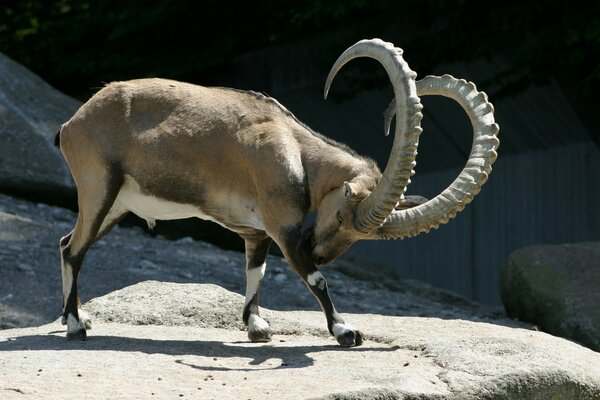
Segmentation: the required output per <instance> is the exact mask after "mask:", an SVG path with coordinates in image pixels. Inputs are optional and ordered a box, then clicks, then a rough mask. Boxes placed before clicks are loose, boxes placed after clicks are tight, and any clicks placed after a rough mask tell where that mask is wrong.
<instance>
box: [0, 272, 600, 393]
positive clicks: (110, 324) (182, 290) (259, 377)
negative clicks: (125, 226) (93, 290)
mask: <svg viewBox="0 0 600 400" xmlns="http://www.w3.org/2000/svg"><path fill="white" fill-rule="evenodd" d="M242 306H243V297H242V296H241V295H238V294H235V293H232V292H229V291H227V290H225V289H223V288H221V287H219V286H216V285H210V284H175V283H163V282H157V281H150V282H142V283H139V284H136V285H134V286H131V287H127V288H124V289H122V290H119V291H116V292H113V293H110V294H108V295H106V296H103V297H100V298H97V299H94V300H92V301H90V302H89V303H87V304H85V305H84V309H87V310H88V311H90V312H91V313H92V314H93V317H94V318H95V320H94V328H93V329H92V331H90V334H91V335H90V336H89V340H88V341H86V342H81V341H67V340H66V339H65V332H64V328H63V327H62V326H61V325H60V324H59V323H58V322H55V323H52V324H48V325H44V326H41V327H38V328H21V329H11V330H5V331H0V377H1V379H2V380H1V381H0V397H1V398H9V399H11V398H16V399H39V398H44V399H52V398H61V399H80V398H82V397H84V398H88V399H96V398H152V397H153V396H154V397H155V398H201V399H282V398H285V399H307V398H313V399H365V400H369V399H484V398H485V399H540V400H541V399H580V400H585V399H600V354H599V353H596V352H593V351H592V350H590V349H587V348H585V347H582V346H579V345H577V344H575V343H572V342H570V341H567V340H564V339H560V338H557V337H553V336H550V335H548V334H545V333H542V332H537V331H532V330H526V329H518V328H509V327H505V326H501V325H497V324H493V323H483V322H471V321H465V320H442V319H437V318H423V317H398V316H382V315H374V314H345V318H346V320H347V321H348V322H350V323H352V324H354V325H355V326H359V327H361V328H362V329H363V331H364V332H365V333H366V341H365V343H364V344H363V346H361V347H357V348H350V349H345V348H341V347H339V346H337V345H336V342H335V340H334V339H333V338H331V337H329V335H328V333H327V332H326V331H325V329H324V324H323V316H322V314H321V313H320V312H316V311H274V310H268V309H265V310H264V311H263V314H264V316H265V317H266V319H268V320H269V321H270V322H271V324H272V327H273V329H274V333H275V336H274V338H273V341H272V342H271V343H267V344H254V343H249V342H248V341H247V338H246V334H245V332H243V331H242V330H241V329H242V327H241V324H239V322H238V318H239V313H240V311H241V309H242ZM162 321H165V323H166V324H167V325H163V324H162ZM147 324H150V325H147Z"/></svg>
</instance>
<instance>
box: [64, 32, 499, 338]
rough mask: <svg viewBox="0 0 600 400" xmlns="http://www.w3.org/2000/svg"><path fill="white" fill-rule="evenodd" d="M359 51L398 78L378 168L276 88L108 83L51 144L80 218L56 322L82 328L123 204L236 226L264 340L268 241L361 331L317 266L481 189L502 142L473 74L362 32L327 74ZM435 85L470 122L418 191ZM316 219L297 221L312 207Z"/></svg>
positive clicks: (332, 313) (254, 332)
mask: <svg viewBox="0 0 600 400" xmlns="http://www.w3.org/2000/svg"><path fill="white" fill-rule="evenodd" d="M356 57H371V58H374V59H375V60H377V61H379V62H380V63H381V64H382V65H383V67H384V68H385V70H386V72H387V74H388V76H389V78H390V80H391V83H392V86H393V89H394V97H395V101H392V104H391V106H390V108H389V109H388V112H387V114H386V131H387V130H388V129H389V125H390V122H391V119H392V117H393V116H394V115H395V117H396V127H395V137H394V143H393V147H392V150H391V155H390V158H389V161H388V163H387V166H386V168H385V170H384V172H383V174H382V173H381V172H380V170H379V169H378V168H377V165H376V163H375V162H374V161H373V160H370V159H368V158H365V157H361V156H359V155H357V154H356V153H355V152H354V151H352V150H351V149H349V148H348V147H346V146H345V145H342V144H339V143H336V142H334V141H332V140H330V139H327V138H326V137H324V136H321V135H320V134H318V133H316V132H314V131H313V130H311V129H310V128H309V127H308V126H306V125H304V124H303V123H302V122H300V121H299V120H298V119H296V117H294V115H293V114H292V113H291V112H289V111H288V110H287V109H286V108H285V107H283V106H282V105H281V104H279V103H278V102H277V101H276V100H274V99H272V98H269V97H266V96H263V95H261V94H258V93H255V92H245V91H240V90H234V89H227V88H218V87H214V88H207V87H202V86H196V85H191V84H187V83H181V82H176V81H170V80H164V79H141V80H132V81H126V82H114V83H111V84H108V85H107V86H105V87H104V88H103V89H101V90H100V91H99V92H98V93H96V94H95V95H94V96H93V97H92V98H91V99H90V100H89V101H88V102H87V103H85V104H84V105H83V106H82V107H81V108H80V109H79V110H78V111H77V112H76V113H75V115H74V116H73V117H72V118H71V119H70V120H69V121H68V122H66V123H65V124H64V125H63V126H62V127H61V129H60V131H59V133H58V135H57V138H56V139H57V145H59V147H60V149H61V151H62V154H63V155H64V158H65V160H66V162H67V164H68V166H69V168H70V170H71V173H72V175H73V179H74V181H75V184H76V186H77V191H78V204H79V214H78V217H77V222H76V224H75V228H74V229H73V231H71V232H70V233H69V234H68V235H66V236H65V237H63V238H62V239H61V241H60V253H61V267H62V280H63V296H64V300H63V314H62V316H63V323H64V324H67V337H68V338H80V339H85V338H86V336H87V333H86V329H89V328H90V327H91V326H90V320H89V318H88V317H87V316H86V314H85V313H84V312H83V311H82V310H81V309H80V302H79V294H78V289H77V277H78V275H79V271H80V269H81V264H82V262H83V258H84V255H85V253H86V251H87V250H88V248H89V247H90V245H91V244H92V243H94V241H96V240H98V238H100V237H102V236H103V235H105V234H106V233H107V232H109V231H110V229H111V228H112V227H113V226H114V225H115V224H116V223H117V222H118V221H119V220H120V219H122V218H123V217H124V216H125V215H126V214H127V213H129V212H133V213H135V214H136V215H138V216H139V217H141V218H143V219H145V220H147V221H148V224H149V225H152V224H154V221H155V220H171V219H178V218H188V217H198V218H202V219H208V220H211V221H215V222H217V223H219V224H220V225H222V226H224V227H226V228H228V229H230V230H232V231H234V232H236V233H238V234H239V235H240V236H241V237H242V238H243V239H244V240H245V247H246V299H245V305H244V309H243V316H242V318H243V321H244V323H245V324H246V325H247V327H248V337H249V339H250V340H252V341H257V342H261V341H269V340H270V339H271V330H270V327H269V325H268V323H267V322H266V321H265V320H264V319H262V318H261V317H260V315H259V306H258V295H259V288H260V283H261V280H262V278H263V276H264V273H265V259H266V256H267V252H268V249H269V246H270V244H271V242H272V241H275V243H277V245H279V247H280V248H281V251H282V252H283V254H284V256H285V258H286V260H287V262H288V263H289V265H290V266H291V267H292V269H293V270H294V271H295V272H296V273H297V274H298V275H299V276H300V278H301V279H302V280H303V281H304V283H305V284H306V285H307V286H308V288H309V289H310V291H311V292H312V294H313V295H314V296H315V297H316V298H317V300H318V301H319V303H320V305H321V307H322V309H323V312H324V313H325V317H326V319H327V327H328V329H329V332H330V333H331V334H333V335H334V336H335V338H336V339H337V341H338V343H339V344H340V345H342V346H355V345H360V344H361V343H362V342H363V335H362V333H361V332H360V331H358V330H356V329H354V328H352V327H351V326H350V325H348V324H346V323H345V322H344V320H343V319H342V317H341V316H340V315H339V314H338V312H337V311H336V309H335V307H334V305H333V303H332V301H331V299H330V297H329V293H328V288H327V283H326V281H325V278H324V277H323V275H322V274H321V272H319V269H318V267H320V266H322V265H325V264H328V263H329V262H331V261H332V260H334V259H335V258H337V257H338V256H339V255H340V254H342V253H343V252H344V251H345V250H346V249H348V247H349V246H350V245H351V244H352V243H354V242H356V241H357V240H361V239H364V240H378V239H401V238H404V237H408V236H414V235H418V234H419V233H421V232H428V231H429V230H430V229H432V228H437V227H438V226H439V225H440V224H444V223H446V222H448V220H449V219H450V218H452V217H454V216H455V215H456V214H457V213H458V212H459V211H461V210H462V209H463V208H464V207H465V206H466V205H467V204H468V203H469V202H470V201H471V200H472V199H473V197H474V196H475V195H476V194H477V193H478V192H479V190H480V187H481V185H483V183H484V182H485V181H486V180H487V177H488V174H489V173H490V172H491V165H492V163H493V162H494V160H495V158H496V149H497V147H498V143H499V142H498V139H497V133H498V125H497V124H495V123H494V117H493V107H492V105H491V104H490V103H488V101H487V96H486V95H485V93H483V92H478V91H477V90H476V88H475V85H474V84H473V83H467V82H466V81H464V80H458V79H455V78H453V77H451V76H449V75H445V76H442V77H435V76H427V77H425V78H424V79H423V80H420V81H418V82H416V81H415V77H416V73H415V72H413V71H411V70H410V68H409V67H408V65H407V63H406V62H405V61H404V60H403V58H402V50H401V49H398V48H394V46H393V45H392V44H390V43H385V42H383V41H381V40H379V39H373V40H363V41H360V42H358V43H356V44H355V45H353V46H351V47H350V48H348V49H347V50H346V51H345V52H344V53H343V54H342V55H341V56H340V57H339V58H338V60H337V61H336V62H335V64H334V66H333V67H332V69H331V72H330V73H329V76H328V78H327V82H326V85H325V98H326V97H327V92H328V90H329V87H330V85H331V83H332V80H333V78H334V77H335V75H336V74H337V72H338V71H339V70H340V68H342V66H343V65H344V64H346V63H347V62H348V61H350V60H352V59H353V58H356ZM427 95H442V96H447V97H450V98H453V99H454V100H456V101H457V102H458V103H459V104H460V105H461V106H462V107H463V108H464V110H465V111H466V112H467V114H468V116H469V118H470V119H471V122H472V125H473V131H474V138H473V146H472V150H471V154H470V156H469V160H468V161H467V163H466V166H465V168H464V169H463V170H462V172H461V173H460V175H459V176H458V178H457V179H456V180H455V181H454V182H453V183H452V184H451V185H450V186H449V187H448V188H447V189H445V190H444V191H443V192H442V193H440V194H439V195H437V196H436V197H435V198H433V199H431V200H429V201H426V200H425V199H422V198H419V197H414V198H412V199H411V198H409V197H404V192H405V188H406V186H407V185H408V183H409V182H410V176H411V175H412V174H413V173H414V172H413V168H414V166H415V157H416V154H417V145H418V138H419V134H420V133H421V128H420V121H421V118H422V114H421V112H420V111H421V109H422V107H421V104H420V100H419V97H418V96H427ZM311 212H316V213H317V217H316V221H315V223H314V225H313V226H312V227H310V228H308V229H306V230H301V228H302V226H303V222H304V221H305V218H306V217H307V215H308V214H309V213H311Z"/></svg>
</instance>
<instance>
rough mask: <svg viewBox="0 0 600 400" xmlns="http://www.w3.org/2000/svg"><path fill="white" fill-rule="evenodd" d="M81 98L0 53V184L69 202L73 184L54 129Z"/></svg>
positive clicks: (9, 189)
mask: <svg viewBox="0 0 600 400" xmlns="http://www.w3.org/2000/svg"><path fill="white" fill-rule="evenodd" d="M79 105H80V103H79V102H78V101H76V100H74V99H72V98H70V97H68V96H66V95H64V94H62V93H60V92H58V91H57V90H55V89H54V88H52V87H51V86H50V85H48V84H47V83H46V82H44V81H43V80H42V79H41V78H40V77H38V76H37V75H35V74H34V73H33V72H31V71H29V70H28V69H27V68H25V67H23V66H21V65H19V64H18V63H16V62H14V61H12V60H11V59H10V58H8V57H7V56H5V55H3V54H0V190H1V191H4V192H12V193H17V194H20V195H26V196H28V197H29V198H38V199H44V201H48V202H54V203H57V204H65V203H69V202H72V201H73V198H74V197H73V196H74V184H73V182H72V180H71V174H70V173H69V171H68V169H67V166H66V163H65V162H64V160H63V157H62V155H61V154H60V151H59V150H58V149H56V148H55V147H54V135H56V132H57V131H58V129H59V128H60V126H61V124H62V123H64V122H66V121H67V120H68V119H69V118H70V117H71V116H72V115H73V113H74V112H75V111H76V110H77V108H78V107H79Z"/></svg>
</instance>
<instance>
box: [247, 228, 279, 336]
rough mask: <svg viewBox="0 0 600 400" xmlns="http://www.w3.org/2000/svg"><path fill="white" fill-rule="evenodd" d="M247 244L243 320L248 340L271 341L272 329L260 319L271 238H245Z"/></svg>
mask: <svg viewBox="0 0 600 400" xmlns="http://www.w3.org/2000/svg"><path fill="white" fill-rule="evenodd" d="M244 240H245V242H246V301H245V302H244V312H243V315H242V319H243V320H244V324H246V326H247V327H248V338H249V339H250V340H251V341H253V342H268V341H270V340H271V328H270V327H269V324H268V323H267V321H265V320H264V319H262V318H261V317H260V312H259V308H258V296H259V293H260V282H261V281H262V279H263V276H264V275H265V268H266V263H265V261H266V259H267V254H268V252H269V246H270V245H271V242H272V240H271V238H270V237H266V236H265V237H260V238H255V237H245V238H244Z"/></svg>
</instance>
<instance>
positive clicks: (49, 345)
mask: <svg viewBox="0 0 600 400" xmlns="http://www.w3.org/2000/svg"><path fill="white" fill-rule="evenodd" d="M65 332H66V331H64V330H61V331H53V332H49V333H48V334H47V335H29V336H19V337H15V338H9V339H8V340H7V341H6V342H0V352H1V351H23V350H27V351H49V350H51V351H63V350H66V351H70V350H86V351H119V352H132V353H134V352H140V353H145V354H163V355H169V356H201V357H209V358H218V359H227V358H245V359H251V361H250V362H248V365H250V366H258V365H261V364H263V363H264V362H266V361H267V360H270V359H280V360H281V365H279V366H275V367H270V368H227V367H215V366H209V365H200V364H192V363H187V362H184V361H183V360H181V359H177V360H175V363H177V364H180V365H186V366H189V367H192V368H195V369H199V370H204V371H257V370H276V369H289V368H305V367H310V366H312V365H313V364H314V359H313V358H311V357H310V356H309V354H310V353H317V352H349V351H350V352H373V351H384V352H393V351H396V350H398V349H399V347H398V346H391V347H385V348H382V347H369V346H362V347H353V348H342V347H340V346H338V345H333V344H332V345H314V346H288V345H281V344H280V343H278V344H277V345H276V346H273V345H270V344H255V343H250V342H239V341H231V342H218V341H210V340H206V341H203V340H194V341H190V340H155V339H144V338H132V337H124V336H106V335H100V336H90V337H89V338H88V340H86V341H68V340H66V339H65V337H63V336H62V334H63V333H65ZM58 334H61V336H58Z"/></svg>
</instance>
